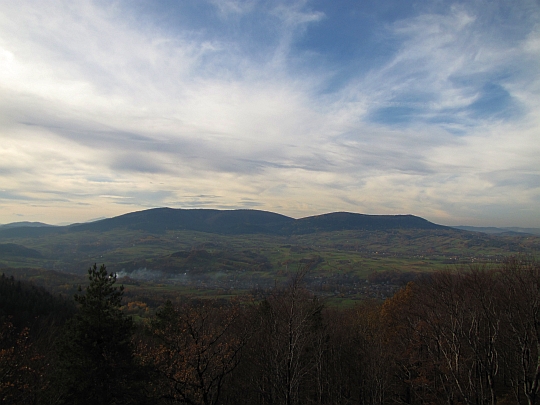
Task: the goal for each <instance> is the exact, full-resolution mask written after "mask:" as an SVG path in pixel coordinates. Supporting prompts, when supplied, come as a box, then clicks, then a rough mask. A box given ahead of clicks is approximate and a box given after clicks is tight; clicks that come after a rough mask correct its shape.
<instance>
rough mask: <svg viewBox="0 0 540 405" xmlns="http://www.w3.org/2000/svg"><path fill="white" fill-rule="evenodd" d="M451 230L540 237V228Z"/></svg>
mask: <svg viewBox="0 0 540 405" xmlns="http://www.w3.org/2000/svg"><path fill="white" fill-rule="evenodd" d="M452 228H456V229H461V230H464V231H469V232H483V233H487V234H490V235H524V234H527V235H540V228H518V227H505V228H497V227H494V226H484V227H481V226H465V225H460V226H453V227H452Z"/></svg>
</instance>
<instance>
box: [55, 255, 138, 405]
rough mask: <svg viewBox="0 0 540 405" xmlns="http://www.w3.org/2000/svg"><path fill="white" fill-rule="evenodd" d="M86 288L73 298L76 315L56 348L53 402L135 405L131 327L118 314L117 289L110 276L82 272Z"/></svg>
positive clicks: (119, 292) (120, 292)
mask: <svg viewBox="0 0 540 405" xmlns="http://www.w3.org/2000/svg"><path fill="white" fill-rule="evenodd" d="M88 277H89V279H90V284H89V286H88V287H87V288H86V291H84V293H83V292H82V289H81V288H80V287H79V294H77V295H75V301H76V303H77V304H78V307H79V308H78V313H77V314H76V315H75V317H74V318H73V320H72V321H71V322H70V323H69V324H68V327H67V329H66V333H65V335H64V339H63V342H62V344H61V345H60V353H59V357H60V370H59V377H58V384H59V387H58V388H59V389H58V397H59V399H60V402H61V403H69V404H132V403H141V402H142V401H141V400H140V396H139V395H138V390H137V389H136V384H135V381H136V380H137V375H136V373H137V367H136V364H135V362H134V356H133V347H132V341H131V338H132V335H133V328H134V326H133V322H132V319H131V318H128V317H126V316H125V315H124V314H123V312H122V311H121V310H120V306H121V301H122V295H123V287H122V286H121V287H116V286H115V285H114V284H115V283H116V276H115V275H114V274H109V273H107V270H106V268H105V266H104V265H102V266H101V267H100V268H99V270H98V268H97V266H96V265H95V264H94V266H93V267H91V268H90V269H89V270H88Z"/></svg>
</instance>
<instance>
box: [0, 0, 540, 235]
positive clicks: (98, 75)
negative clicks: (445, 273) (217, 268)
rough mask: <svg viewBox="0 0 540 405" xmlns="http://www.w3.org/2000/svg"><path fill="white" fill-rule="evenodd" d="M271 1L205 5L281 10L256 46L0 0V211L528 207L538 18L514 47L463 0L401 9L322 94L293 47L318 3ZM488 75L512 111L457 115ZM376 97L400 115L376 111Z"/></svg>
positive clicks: (443, 216)
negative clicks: (298, 64)
mask: <svg viewBox="0 0 540 405" xmlns="http://www.w3.org/2000/svg"><path fill="white" fill-rule="evenodd" d="M116 4H120V3H116ZM285 4H286V3H282V4H279V5H278V6H276V7H275V8H273V9H271V10H269V9H268V8H264V9H263V10H262V11H261V8H260V7H261V6H260V4H259V3H256V2H237V1H229V2H220V3H219V4H216V7H218V8H219V12H220V13H221V14H220V15H221V17H222V19H223V20H225V21H226V20H227V19H229V18H250V16H251V15H252V14H254V13H259V12H264V13H266V14H267V15H268V21H269V23H270V22H273V23H275V19H276V16H277V17H279V21H280V22H279V24H277V23H276V24H277V25H276V27H277V28H276V31H277V32H278V33H277V34H276V36H277V39H276V40H275V41H274V42H271V45H268V44H265V46H267V47H268V46H269V47H270V48H269V50H270V52H269V55H268V56H267V57H263V58H261V57H260V55H259V54H254V53H251V51H250V50H249V49H247V48H246V47H245V44H242V43H239V42H235V41H233V40H232V39H230V38H226V37H223V38H219V37H216V36H213V35H209V34H208V33H206V32H205V30H199V31H193V30H191V31H186V30H182V29H181V28H179V29H178V30H177V31H176V32H174V33H173V32H170V31H167V30H165V29H161V28H160V27H157V26H155V25H153V24H152V23H151V22H148V21H147V20H145V19H144V18H142V17H140V16H137V15H135V14H130V13H129V11H128V10H126V9H124V8H122V6H121V5H116V6H114V5H113V6H104V5H103V4H101V3H95V2H92V1H84V2H83V1H80V2H75V3H73V2H53V1H50V2H48V1H44V2H32V1H23V2H20V4H17V5H14V4H8V3H4V4H1V5H0V38H1V39H0V140H1V143H0V159H1V162H2V163H0V182H1V183H2V188H3V189H4V190H5V192H6V193H8V192H9V193H11V194H9V201H8V199H7V198H5V199H2V194H0V207H2V211H3V212H4V213H5V214H4V218H6V219H4V222H8V221H9V219H8V218H10V215H12V214H15V213H21V212H23V211H24V212H25V213H26V215H28V216H34V218H37V219H42V220H43V218H40V217H39V215H44V214H43V213H44V212H47V214H45V215H50V216H51V218H54V219H53V220H51V222H65V221H66V220H77V219H78V220H83V219H85V218H87V217H89V216H111V215H114V214H120V213H123V212H125V211H126V210H128V209H129V208H126V206H125V204H126V203H127V204H132V205H130V207H134V208H140V207H148V206H163V205H171V206H184V207H194V206H205V207H221V208H223V207H243V206H257V207H261V208H264V209H269V210H275V211H279V212H282V213H285V214H290V215H295V216H304V215H309V214H315V213H320V212H328V211H337V210H350V211H356V212H367V213H404V212H407V213H414V214H417V215H422V216H427V217H429V218H430V219H433V220H439V221H447V222H450V221H454V222H455V221H457V219H456V218H458V219H464V220H465V219H469V220H472V218H474V217H475V216H476V217H477V218H482V215H485V218H484V219H482V220H484V221H496V220H497V217H495V216H494V214H493V213H494V212H497V215H498V214H499V213H500V209H498V208H497V209H493V210H491V211H490V210H486V209H485V205H486V204H493V206H496V207H506V209H507V210H508V212H509V214H508V218H509V219H508V222H507V223H505V224H507V225H519V224H524V223H525V222H526V221H528V219H527V218H528V216H529V215H530V213H529V212H526V213H525V214H523V215H522V216H520V214H519V213H517V214H512V213H511V212H512V211H513V210H514V209H515V208H516V207H517V208H519V209H523V207H526V206H527V205H528V204H532V202H533V201H534V200H535V199H538V196H539V195H540V191H539V187H538V185H537V175H538V173H540V167H539V164H538V163H537V156H538V155H539V152H540V150H539V147H538V146H537V145H538V142H537V140H538V136H537V129H538V127H539V125H540V118H539V117H538V116H537V114H536V112H535V111H538V109H537V107H538V101H539V92H538V90H539V88H538V83H539V75H538V73H537V72H536V71H535V70H532V66H535V65H536V63H537V61H538V56H539V52H538V33H537V32H536V31H534V32H533V31H531V32H530V33H528V35H526V36H525V37H524V38H522V39H521V40H520V41H518V42H517V44H518V45H517V46H516V45H515V43H513V42H512V43H511V42H508V43H507V42H502V43H496V42H494V41H493V40H492V39H491V32H490V31H489V30H488V31H486V27H485V26H484V24H485V22H484V20H482V19H480V18H479V17H478V14H477V13H475V10H474V9H472V8H467V7H465V6H463V7H454V8H451V10H450V11H449V12H448V13H446V14H435V13H425V14H420V15H417V16H413V17H411V18H409V19H403V20H400V21H398V22H397V23H395V24H394V25H389V26H388V29H389V36H390V38H389V39H388V40H392V41H395V43H396V44H397V45H398V46H397V50H396V52H395V54H394V55H393V57H391V58H389V62H388V63H386V64H385V65H383V66H382V67H381V68H380V69H378V70H373V71H371V72H370V73H369V74H367V75H366V76H358V77H356V78H354V79H353V80H351V81H350V82H349V84H348V85H347V86H345V87H344V88H342V89H341V90H339V91H335V92H332V91H330V92H327V93H325V94H320V93H319V89H320V88H324V87H325V80H326V79H327V78H328V77H330V76H331V75H330V74H328V75H327V76H324V75H321V74H320V72H317V69H314V71H313V72H310V71H309V70H306V69H303V70H302V71H301V72H300V73H299V72H298V71H296V70H294V66H295V63H293V62H291V61H292V60H297V59H298V58H302V57H303V56H304V55H302V54H301V53H300V54H292V44H293V43H294V42H295V41H296V40H298V38H301V37H302V36H303V35H306V32H307V31H306V27H308V26H310V25H316V24H317V23H318V22H320V21H322V19H323V18H327V17H326V16H325V15H324V14H323V13H322V12H319V11H317V10H312V9H310V8H309V3H306V2H299V3H293V4H289V5H287V6H285ZM43 15H47V16H50V18H42V16H43ZM257 18H259V19H261V18H262V17H261V15H258V16H257ZM488 28H489V29H493V28H492V27H488ZM524 62H525V64H524ZM490 81H495V82H497V83H498V85H500V87H501V88H502V89H503V90H504V91H505V92H507V93H508V95H509V96H508V97H511V98H512V99H513V100H517V102H519V104H520V105H521V107H522V110H523V112H522V117H520V118H518V119H514V120H504V119H501V118H499V117H495V118H493V117H491V116H487V117H481V118H477V117H475V116H473V115H471V110H470V108H469V107H470V105H471V104H472V103H474V102H475V101H478V100H479V99H480V98H481V97H482V86H483V84H484V83H485V82H490ZM527 84H530V86H529V85H527ZM385 108H409V109H410V110H411V112H410V113H409V112H405V113H407V114H412V118H411V119H407V120H405V121H404V122H402V123H399V124H389V123H387V122H383V121H384V120H382V119H379V120H376V119H373V116H374V115H373V114H374V113H375V112H376V111H379V110H382V111H383V112H384V109H385ZM390 113H391V114H395V111H394V110H391V111H390ZM438 120H439V121H438ZM455 133H459V134H460V135H459V136H456V135H455ZM512 179H516V181H517V184H515V185H512V181H511V180H512ZM501 193H502V195H501ZM6 195H7V194H6ZM201 195H203V196H208V195H210V196H212V197H211V198H210V197H197V196H201ZM14 196H15V197H16V196H20V198H21V200H20V201H17V200H16V198H15V199H13V197H14ZM194 196H195V197H194ZM23 198H26V199H29V200H26V202H24V201H22V199H23ZM29 201H30V202H29ZM52 201H54V202H52ZM84 204H90V207H91V209H92V210H95V211H96V212H95V213H90V214H89V212H88V209H89V206H87V205H84ZM33 205H35V207H34V206H33ZM44 206H47V207H48V208H46V209H45V208H44ZM98 211H99V212H98ZM525 211H526V210H525ZM525 211H523V212H525ZM83 214H84V215H83ZM490 215H491V216H490ZM452 218H454V220H453V219H452ZM0 220H2V218H0ZM479 221H480V219H479ZM501 221H502V220H501ZM510 221H513V222H511V223H510ZM520 221H521V222H520ZM457 222H459V221H457ZM518 222H519V223H518ZM499 224H503V223H502V222H501V223H499ZM539 226H540V224H539Z"/></svg>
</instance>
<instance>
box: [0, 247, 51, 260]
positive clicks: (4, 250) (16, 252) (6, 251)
mask: <svg viewBox="0 0 540 405" xmlns="http://www.w3.org/2000/svg"><path fill="white" fill-rule="evenodd" d="M0 255H1V256H2V257H6V256H16V257H30V258H35V259H40V258H42V257H43V256H42V255H41V253H40V252H38V251H37V250H35V249H29V248H27V247H25V246H21V245H17V244H15V243H0Z"/></svg>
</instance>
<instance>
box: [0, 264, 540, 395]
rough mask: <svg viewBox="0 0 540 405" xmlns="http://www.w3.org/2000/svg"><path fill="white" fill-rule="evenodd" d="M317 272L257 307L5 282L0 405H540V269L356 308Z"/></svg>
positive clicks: (96, 283)
mask: <svg viewBox="0 0 540 405" xmlns="http://www.w3.org/2000/svg"><path fill="white" fill-rule="evenodd" d="M307 272H309V268H307V267H303V268H300V269H299V271H298V272H296V273H295V274H294V275H293V276H291V278H290V279H289V281H288V282H287V283H286V284H284V285H282V286H277V285H276V286H275V287H274V288H272V289H269V290H265V291H259V292H258V295H257V296H256V297H255V296H252V295H243V296H238V297H236V298H234V299H231V300H223V299H221V300H216V299H201V298H198V299H188V298H186V297H182V296H178V297H177V298H176V299H173V300H168V301H166V302H163V303H162V304H161V305H159V307H157V308H148V307H147V306H146V305H145V304H144V303H142V302H138V301H136V300H131V301H129V302H128V301H126V298H125V297H124V291H123V288H122V287H121V286H120V287H119V286H118V284H117V280H116V276H115V275H114V274H111V273H109V272H108V271H107V269H106V268H105V266H101V267H100V268H98V267H97V266H93V267H91V268H90V269H89V270H88V279H89V284H88V286H87V287H85V288H81V289H80V291H79V292H78V293H77V294H76V295H75V298H74V299H71V298H66V297H62V296H55V295H52V294H50V293H48V292H47V291H46V290H44V289H42V288H38V287H35V286H33V285H32V284H29V283H25V282H21V281H19V280H16V279H14V278H13V277H6V276H1V277H0V322H1V325H2V329H1V332H0V402H1V403H6V404H68V403H69V404H99V403H103V404H146V403H151V404H159V403H163V404H172V403H179V404H287V405H292V404H373V405H374V404H396V403H397V404H538V403H539V402H540V399H539V398H538V396H539V391H540V386H539V383H540V352H539V347H540V264H539V263H537V262H536V261H534V260H532V259H530V258H529V257H525V256H521V257H513V258H510V259H508V260H507V261H505V262H504V263H503V264H499V265H496V266H495V265H494V266H469V267H467V268H460V269H454V270H445V271H437V272H433V273H429V274H424V275H421V276H419V277H417V278H416V279H415V280H414V281H412V282H409V283H408V284H407V285H406V286H405V287H404V288H402V289H401V290H399V291H398V292H397V293H396V294H395V295H394V296H392V297H390V298H388V299H386V300H384V301H369V300H364V301H362V302H360V303H358V304H356V305H355V306H354V307H351V308H347V309H338V308H334V307H332V306H329V305H327V304H326V302H325V301H324V300H323V299H321V298H320V297H318V296H317V295H316V294H314V293H313V292H312V291H310V290H309V289H308V288H307V286H306V284H305V283H304V280H305V276H306V273H307ZM134 313H137V314H138V315H137V317H136V319H137V321H135V320H134V318H132V316H131V315H130V314H134Z"/></svg>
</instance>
